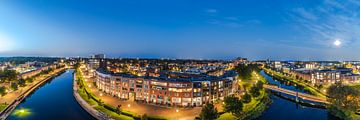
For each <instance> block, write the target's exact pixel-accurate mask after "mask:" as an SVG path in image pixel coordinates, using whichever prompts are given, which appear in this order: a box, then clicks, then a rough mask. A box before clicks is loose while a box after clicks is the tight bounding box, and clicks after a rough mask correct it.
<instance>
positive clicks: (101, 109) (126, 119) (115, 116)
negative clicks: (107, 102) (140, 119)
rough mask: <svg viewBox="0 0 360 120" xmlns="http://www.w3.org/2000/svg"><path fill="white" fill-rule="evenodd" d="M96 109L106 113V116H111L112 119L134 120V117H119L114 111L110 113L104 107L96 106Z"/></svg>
mask: <svg viewBox="0 0 360 120" xmlns="http://www.w3.org/2000/svg"><path fill="white" fill-rule="evenodd" d="M95 109H96V110H98V111H101V112H103V113H105V114H106V115H109V116H111V118H114V119H115V120H134V118H132V117H129V116H125V115H119V114H117V113H115V112H113V111H110V110H108V109H106V108H104V107H103V106H96V107H95Z"/></svg>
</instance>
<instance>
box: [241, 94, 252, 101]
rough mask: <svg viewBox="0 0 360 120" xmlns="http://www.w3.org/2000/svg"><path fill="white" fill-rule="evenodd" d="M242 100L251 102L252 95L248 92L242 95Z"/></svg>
mask: <svg viewBox="0 0 360 120" xmlns="http://www.w3.org/2000/svg"><path fill="white" fill-rule="evenodd" d="M242 102H243V103H250V102H251V95H249V94H248V93H246V94H245V95H244V96H243V97H242Z"/></svg>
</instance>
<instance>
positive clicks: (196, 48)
mask: <svg viewBox="0 0 360 120" xmlns="http://www.w3.org/2000/svg"><path fill="white" fill-rule="evenodd" d="M359 4H360V3H358V2H356V1H347V2H342V3H340V2H338V1H332V0H326V1H296V2H293V1H284V0H278V1H271V2H266V1H261V2H259V1H251V2H250V1H226V2H222V3H220V2H219V1H196V2H195V1H191V2H189V1H161V0H160V1H151V2H147V1H131V2H129V1H107V2H96V1H92V2H86V3H85V2H84V1H31V2H24V1H21V2H20V1H2V2H1V4H0V18H2V19H1V20H0V42H1V44H0V56H89V55H90V54H95V53H104V54H107V55H108V56H110V57H132V58H137V57H139V58H182V59H189V58H191V59H232V58H235V57H246V58H250V59H253V60H258V59H274V60H359V59H360V56H357V52H356V51H359V50H360V48H359V47H357V46H359V44H360V40H359V36H358V33H359V32H358V31H359V29H360V24H359V22H358V21H359V19H360V18H359V17H358V15H357V13H358V12H356V11H357V10H358V9H357V8H356V6H357V5H359Z"/></svg>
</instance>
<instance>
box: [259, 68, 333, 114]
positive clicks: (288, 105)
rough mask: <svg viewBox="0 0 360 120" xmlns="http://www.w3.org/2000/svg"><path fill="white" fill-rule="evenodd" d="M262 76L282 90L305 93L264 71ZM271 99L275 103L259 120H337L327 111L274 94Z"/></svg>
mask: <svg viewBox="0 0 360 120" xmlns="http://www.w3.org/2000/svg"><path fill="white" fill-rule="evenodd" d="M260 74H261V75H262V76H264V77H265V78H266V80H267V81H268V82H269V83H271V84H276V85H280V86H281V87H282V88H285V89H289V90H295V91H299V92H305V91H303V90H301V89H298V88H296V87H294V86H293V85H290V84H287V83H286V82H280V81H278V80H274V79H273V78H272V77H271V76H269V75H267V74H265V72H264V71H261V72H260ZM270 98H271V100H272V101H273V102H272V103H271V104H270V106H269V108H268V109H267V110H266V111H265V112H264V113H263V115H262V116H261V117H259V118H258V119H259V120H336V118H335V117H333V116H331V115H330V114H329V113H328V111H327V110H326V109H320V108H311V107H305V106H301V105H299V104H297V103H295V102H292V101H289V100H285V99H283V98H280V97H278V96H275V95H274V94H270Z"/></svg>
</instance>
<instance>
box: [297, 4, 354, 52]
mask: <svg viewBox="0 0 360 120" xmlns="http://www.w3.org/2000/svg"><path fill="white" fill-rule="evenodd" d="M359 4H360V3H359V2H356V1H347V2H345V1H343V2H341V3H340V2H337V1H334V0H326V1H324V2H323V3H322V4H321V5H319V6H317V7H315V8H296V9H294V10H293V13H294V14H292V15H291V17H292V18H293V20H295V22H297V23H298V25H299V26H300V27H301V28H303V29H302V30H304V29H305V30H308V31H309V32H308V34H310V40H311V41H309V42H314V43H315V44H318V45H321V46H324V47H335V46H333V44H332V43H333V42H334V41H335V40H338V39H340V40H341V42H342V44H343V47H347V48H352V47H355V46H358V45H359V44H360V16H359V15H357V13H358V11H359V8H358V7H356V6H357V5H359ZM355 48H356V47H355Z"/></svg>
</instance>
